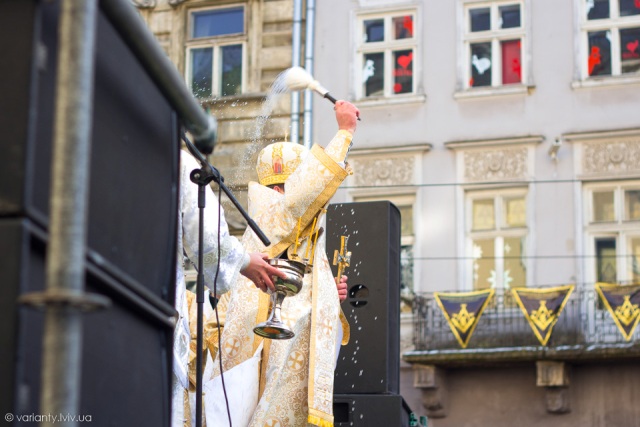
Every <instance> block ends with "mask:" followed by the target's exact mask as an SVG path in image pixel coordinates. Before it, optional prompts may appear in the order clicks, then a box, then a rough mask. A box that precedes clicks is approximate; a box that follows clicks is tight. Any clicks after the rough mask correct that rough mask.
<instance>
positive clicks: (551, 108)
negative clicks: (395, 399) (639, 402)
mask: <svg viewBox="0 0 640 427" xmlns="http://www.w3.org/2000/svg"><path fill="white" fill-rule="evenodd" d="M337 28H340V29H341V31H336V29H337ZM316 39H317V42H316V50H315V52H316V55H315V61H316V72H315V76H316V78H317V79H318V80H319V81H321V82H323V83H324V85H325V86H326V87H329V88H330V90H331V91H332V93H333V94H334V96H336V97H338V98H339V97H344V98H347V99H349V100H352V101H353V102H354V103H355V104H356V105H358V107H359V108H360V110H361V117H362V122H361V124H360V126H359V129H358V132H357V134H356V138H355V139H354V149H353V151H352V153H351V155H350V161H351V162H352V163H353V166H354V171H355V174H354V175H353V177H352V178H351V180H350V182H349V183H348V184H347V186H346V188H343V189H342V190H341V194H340V196H341V197H343V198H344V200H345V201H359V200H375V199H387V200H392V201H394V203H396V204H397V205H398V206H399V207H400V208H401V210H402V212H403V265H404V267H405V268H406V269H407V270H408V275H405V276H404V277H405V278H409V277H410V279H407V280H405V279H403V285H404V292H405V293H406V296H407V300H410V299H411V295H416V298H415V300H414V304H413V306H414V311H413V314H405V316H406V317H407V318H406V319H405V320H404V321H403V326H405V328H406V329H404V330H407V331H409V333H413V341H411V340H409V339H405V340H404V344H405V346H406V347H404V348H403V358H404V361H405V362H408V363H409V364H410V365H411V368H412V369H413V371H414V372H413V375H414V379H413V384H411V380H409V378H408V377H409V371H410V369H409V368H408V367H407V366H406V365H405V370H404V371H403V372H404V373H403V377H402V384H403V389H402V394H403V396H405V398H406V399H407V400H408V401H409V403H410V406H411V407H412V408H414V410H415V411H416V412H418V413H420V412H422V410H425V411H426V412H427V414H428V415H430V417H431V424H430V425H434V426H437V427H444V426H486V425H492V426H512V425H514V424H515V423H516V422H518V423H519V424H520V425H534V424H536V425H537V424H538V423H543V424H544V425H548V426H569V425H589V426H614V425H615V426H620V427H622V426H638V425H640V412H639V411H638V410H637V409H634V405H633V404H632V403H631V400H629V399H632V396H636V395H637V394H638V393H639V392H640V388H639V387H638V386H637V384H636V382H637V380H638V377H639V375H640V371H639V370H638V368H637V367H636V366H635V364H634V361H636V360H637V356H638V345H637V342H638V335H637V332H635V333H632V334H631V335H629V336H626V335H623V334H622V333H621V332H620V328H618V327H617V323H619V322H617V321H616V320H614V318H613V316H612V314H611V312H609V311H608V310H607V307H606V304H604V303H603V300H602V297H600V296H599V295H598V294H597V292H596V283H599V282H606V283H611V284H625V285H627V284H628V285H630V284H633V283H637V282H638V279H639V273H640V270H639V269H638V261H640V258H639V256H640V246H639V245H638V242H639V240H638V239H639V237H640V227H639V226H640V222H639V220H640V215H639V213H640V210H639V209H640V199H639V196H640V163H639V162H638V153H639V150H640V121H639V120H638V111H640V105H639V102H638V100H639V99H640V49H639V48H638V44H639V43H640V41H639V39H640V4H639V3H638V2H631V1H625V0H596V1H593V0H571V1H567V2H545V1H529V0H522V1H478V0H456V1H386V0H359V1H341V0H333V1H325V2H322V4H320V5H318V8H317V32H316ZM322 102H323V101H322V100H317V101H316V104H318V105H317V106H316V109H315V111H316V123H324V122H328V121H329V120H330V118H331V117H330V116H331V110H330V109H329V108H322V105H321V103H322ZM329 134H330V129H328V128H325V127H319V126H317V125H316V126H315V137H316V139H317V140H323V139H326V138H327V137H328V135H329ZM354 256H355V253H354ZM569 285H571V286H573V288H572V293H571V295H570V296H569V297H568V299H567V302H566V305H565V306H564V310H563V311H562V313H561V314H560V315H559V316H558V317H557V318H555V320H557V323H555V327H554V329H553V333H552V334H551V335H550V339H549V340H548V341H546V343H545V344H544V345H543V344H542V342H541V341H540V340H538V339H537V338H536V336H535V334H534V332H533V326H532V325H530V323H531V316H529V317H526V316H525V315H524V312H523V310H521V308H520V307H519V304H518V302H517V301H516V297H515V296H514V293H513V289H520V288H524V289H530V290H540V291H544V290H549V289H551V290H553V289H556V288H558V287H562V286H569ZM624 289H625V290H626V289H629V290H634V289H635V288H633V287H628V288H624ZM485 290H486V291H489V290H493V296H492V297H491V300H490V302H489V303H488V305H487V307H486V309H485V311H484V313H483V314H482V317H481V318H480V320H478V321H477V323H476V324H474V326H473V328H475V330H473V329H472V331H473V335H472V336H471V338H470V340H469V341H468V342H467V343H466V347H465V348H462V347H463V346H462V345H460V343H458V342H457V341H456V339H455V337H454V334H453V333H452V331H453V329H452V324H451V322H450V321H447V318H446V316H444V313H443V309H442V308H441V307H440V306H439V305H438V304H437V302H438V299H437V298H434V293H436V295H437V293H449V294H456V293H457V294H462V293H470V294H474V293H480V292H483V291H485ZM540 295H543V293H540ZM630 301H631V302H633V298H631V299H630ZM628 307H629V310H630V311H629V313H630V314H629V315H628V316H629V317H626V318H625V320H626V321H628V322H630V324H633V323H634V322H636V319H637V314H638V312H637V311H636V310H637V308H638V306H637V301H636V305H634V304H630V305H629V306H628ZM556 313H557V312H556ZM631 313H634V314H631ZM456 314H460V313H456ZM476 314H477V313H476ZM529 314H531V313H529ZM405 322H406V323H405ZM412 327H413V329H412ZM405 337H406V335H405ZM543 338H544V337H543ZM627 338H628V339H627ZM413 386H415V387H416V389H415V390H416V391H418V392H419V393H418V394H417V395H415V394H412V392H411V387H413ZM420 405H423V406H420Z"/></svg>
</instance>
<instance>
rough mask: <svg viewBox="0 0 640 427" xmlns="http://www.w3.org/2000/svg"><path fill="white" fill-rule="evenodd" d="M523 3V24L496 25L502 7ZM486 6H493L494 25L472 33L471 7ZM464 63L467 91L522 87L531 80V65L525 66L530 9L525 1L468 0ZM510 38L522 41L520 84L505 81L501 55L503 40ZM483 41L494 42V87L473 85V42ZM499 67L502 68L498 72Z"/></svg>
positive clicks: (521, 18)
mask: <svg viewBox="0 0 640 427" xmlns="http://www.w3.org/2000/svg"><path fill="white" fill-rule="evenodd" d="M516 4H517V5H519V6H520V26H519V27H514V28H506V29H500V28H495V27H496V26H497V23H498V22H499V18H500V16H499V8H500V7H501V6H508V5H516ZM482 7H487V8H489V11H490V12H489V13H490V17H491V19H490V24H491V28H490V29H489V30H486V31H478V32H471V22H470V10H471V9H479V8H482ZM463 10H464V12H463V16H464V20H463V24H462V27H463V44H464V49H463V52H464V53H463V55H464V57H463V62H464V64H465V66H464V67H463V84H464V86H463V87H464V89H465V90H474V89H487V88H502V87H510V86H518V85H523V84H524V82H526V81H527V67H526V66H525V64H524V63H525V58H526V46H527V40H526V26H525V22H526V18H527V16H526V11H525V5H524V0H499V1H489V2H481V3H478V2H465V4H464V7H463ZM508 40H520V42H521V46H520V61H521V76H520V83H509V84H503V83H502V79H503V76H502V71H501V70H502V54H501V48H500V47H501V42H503V41H508ZM479 42H489V43H491V59H492V65H491V67H492V71H493V72H492V76H491V85H490V86H475V87H474V86H471V85H470V80H471V67H472V64H471V45H472V44H475V43H479ZM496 70H499V71H498V72H496Z"/></svg>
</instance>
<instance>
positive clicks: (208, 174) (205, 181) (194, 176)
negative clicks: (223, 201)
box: [182, 134, 271, 427]
mask: <svg viewBox="0 0 640 427" xmlns="http://www.w3.org/2000/svg"><path fill="white" fill-rule="evenodd" d="M182 139H183V140H184V142H185V144H186V146H187V149H189V152H190V153H191V154H192V155H193V156H194V157H195V158H196V159H197V160H198V162H200V165H201V166H202V167H201V168H200V169H194V170H193V171H191V174H190V176H189V177H190V179H191V182H193V183H194V184H197V185H198V209H199V223H198V276H197V279H196V303H197V319H198V320H197V337H196V348H197V352H196V426H195V427H202V335H203V328H204V319H203V313H204V306H203V304H204V254H203V251H204V208H205V206H206V200H205V194H206V193H205V189H206V186H207V185H209V183H211V181H215V182H216V183H217V184H218V186H219V187H220V189H221V190H223V191H224V193H225V194H226V195H227V197H228V198H229V200H231V202H232V203H233V205H234V206H235V207H236V208H237V209H238V211H239V212H240V213H241V214H242V216H243V217H244V219H245V220H246V221H247V224H248V225H249V227H251V229H252V230H253V232H254V233H256V235H257V236H258V238H259V239H260V241H261V242H262V243H263V244H264V245H265V246H269V245H270V244H271V242H270V241H269V239H268V238H267V236H266V235H265V234H264V233H263V232H262V230H260V228H259V227H258V225H257V224H256V223H255V221H253V220H252V219H251V218H250V217H249V214H248V213H247V212H246V211H245V210H244V208H243V207H242V205H241V204H240V202H238V200H237V199H236V198H235V197H234V196H233V194H232V193H231V190H229V188H227V186H226V185H225V184H224V178H223V177H222V175H220V172H219V171H218V170H217V169H216V168H214V167H213V166H211V165H210V164H209V162H207V159H206V158H205V157H204V155H202V153H201V152H200V151H199V150H198V149H197V148H196V147H195V146H194V145H193V143H192V142H191V141H189V139H188V138H187V137H186V135H184V134H183V135H182ZM218 237H219V236H218ZM218 262H220V260H218ZM214 288H215V284H214ZM214 291H215V289H214Z"/></svg>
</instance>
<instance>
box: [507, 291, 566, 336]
mask: <svg viewBox="0 0 640 427" xmlns="http://www.w3.org/2000/svg"><path fill="white" fill-rule="evenodd" d="M573 289H574V286H573V285H567V286H558V287H555V288H545V289H531V288H513V289H511V292H512V293H513V297H514V298H515V300H516V302H517V303H518V306H519V307H520V309H521V310H522V313H523V314H524V317H525V318H526V319H527V322H529V325H530V326H531V329H533V333H534V334H535V335H536V337H537V338H538V341H540V344H542V345H547V342H548V341H549V338H550V337H551V332H552V331H553V327H554V325H555V324H556V322H557V321H558V319H559V318H560V314H562V310H563V309H564V306H565V305H566V304H567V301H569V296H570V295H571V292H573Z"/></svg>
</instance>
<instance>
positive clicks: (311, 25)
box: [303, 0, 316, 148]
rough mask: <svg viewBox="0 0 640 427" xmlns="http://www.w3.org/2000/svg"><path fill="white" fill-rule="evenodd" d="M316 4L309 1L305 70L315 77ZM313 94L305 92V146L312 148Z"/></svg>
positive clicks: (311, 0) (313, 0) (313, 1)
mask: <svg viewBox="0 0 640 427" xmlns="http://www.w3.org/2000/svg"><path fill="white" fill-rule="evenodd" d="M315 11H316V2H315V0H307V28H306V30H307V32H306V39H305V48H304V68H305V69H306V70H307V71H308V72H309V73H310V74H311V75H313V44H314V42H315V25H316V17H315ZM312 115H313V93H312V92H311V91H310V90H309V89H307V90H305V91H304V137H303V141H304V146H305V147H307V148H311V144H312V138H313V135H312V132H313V117H312Z"/></svg>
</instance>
